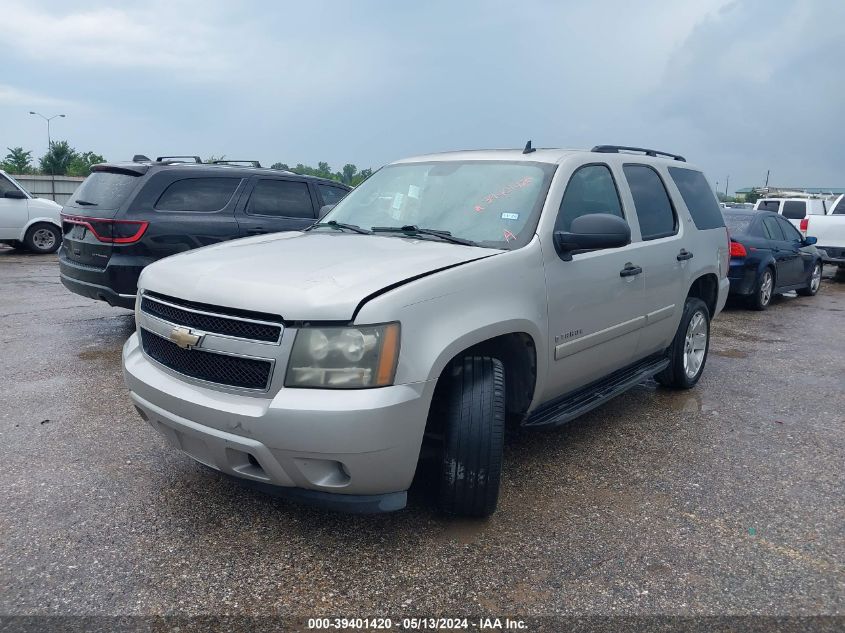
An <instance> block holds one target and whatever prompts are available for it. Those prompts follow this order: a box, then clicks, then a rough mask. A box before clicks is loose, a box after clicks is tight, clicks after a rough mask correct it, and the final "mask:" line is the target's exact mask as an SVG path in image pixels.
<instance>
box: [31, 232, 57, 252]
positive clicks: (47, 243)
mask: <svg viewBox="0 0 845 633" xmlns="http://www.w3.org/2000/svg"><path fill="white" fill-rule="evenodd" d="M32 243H33V244H35V247H36V248H37V249H38V250H40V251H48V250H50V249H51V248H53V246H55V245H56V236H55V235H53V231H51V230H50V229H38V230H37V231H36V232H35V233H33V234H32Z"/></svg>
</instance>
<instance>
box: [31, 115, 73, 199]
mask: <svg viewBox="0 0 845 633" xmlns="http://www.w3.org/2000/svg"><path fill="white" fill-rule="evenodd" d="M29 113H30V114H34V115H35V116H40V117H41V118H42V119H44V120H45V121H47V151H48V152H49V151H50V150H51V149H52V147H53V139H52V138H51V137H50V121H52V120H53V119H56V118H62V119H64V118H65V116H66V115H64V114H54V115H53V116H51V117H46V116H44V115H43V114H41V113H40V112H33V111H32V110H30V111H29ZM50 188H51V189H52V191H53V202H55V201H56V175H55V174H54V173H53V169H52V168H51V169H50Z"/></svg>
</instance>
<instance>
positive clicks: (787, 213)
mask: <svg viewBox="0 0 845 633" xmlns="http://www.w3.org/2000/svg"><path fill="white" fill-rule="evenodd" d="M783 217H785V218H789V219H790V220H803V219H804V218H805V217H807V203H806V202H804V201H803V200H785V201H784V203H783Z"/></svg>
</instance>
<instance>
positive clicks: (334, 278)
mask: <svg viewBox="0 0 845 633" xmlns="http://www.w3.org/2000/svg"><path fill="white" fill-rule="evenodd" d="M501 252H502V251H497V250H491V249H489V248H480V247H472V246H462V245H458V244H449V243H446V242H435V241H432V240H421V239H411V238H402V237H396V236H383V235H360V234H355V233H325V232H319V233H312V232H308V233H301V232H291V233H277V234H274V235H262V236H258V237H254V238H247V239H240V240H235V241H232V242H226V243H223V244H218V245H214V246H209V247H206V248H201V249H197V250H195V251H190V252H187V253H182V254H180V255H174V256H173V257H168V258H166V259H163V260H160V261H158V262H156V263H154V264H152V265H150V266H147V267H146V268H145V269H144V272H143V273H142V275H141V278H140V280H139V282H138V287H139V288H141V289H143V290H150V291H152V292H158V293H161V294H164V295H169V296H171V297H174V298H178V299H186V300H188V301H194V302H198V303H205V304H211V305H217V306H226V307H231V308H238V309H242V310H251V311H254V312H265V313H269V314H278V315H281V316H282V317H283V318H284V319H285V320H287V321H349V320H351V319H352V317H353V315H354V313H355V310H356V308H357V307H358V304H360V303H361V302H362V301H363V300H364V299H365V298H367V297H369V296H370V295H372V294H373V293H377V292H378V291H380V290H382V289H384V288H387V287H389V286H394V285H399V284H401V283H402V282H405V281H407V280H409V279H411V278H414V277H418V276H422V275H425V274H427V273H431V272H435V271H437V270H441V269H444V268H451V267H453V266H456V265H459V264H463V263H466V262H470V261H473V260H476V259H482V258H485V257H490V256H492V255H496V254H498V253H501Z"/></svg>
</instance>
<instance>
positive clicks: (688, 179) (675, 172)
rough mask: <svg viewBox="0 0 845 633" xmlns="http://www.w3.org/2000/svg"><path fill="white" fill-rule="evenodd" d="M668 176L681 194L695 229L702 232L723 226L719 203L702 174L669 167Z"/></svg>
mask: <svg viewBox="0 0 845 633" xmlns="http://www.w3.org/2000/svg"><path fill="white" fill-rule="evenodd" d="M669 175H670V176H672V180H674V181H675V185H676V186H677V187H678V191H680V192H681V197H682V198H683V199H684V204H685V205H687V209H689V212H690V215H691V216H692V221H693V222H694V223H695V226H696V228H698V229H699V230H701V231H704V230H707V229H718V228H721V227H723V226H725V223H724V221H723V219H722V214H721V213H720V212H719V203H718V202H716V196H715V195H713V190H712V189H711V188H710V185H709V184H708V182H707V179H706V178H705V177H704V174H702V173H701V172H700V171H694V170H692V169H682V168H680V167H670V168H669Z"/></svg>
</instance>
